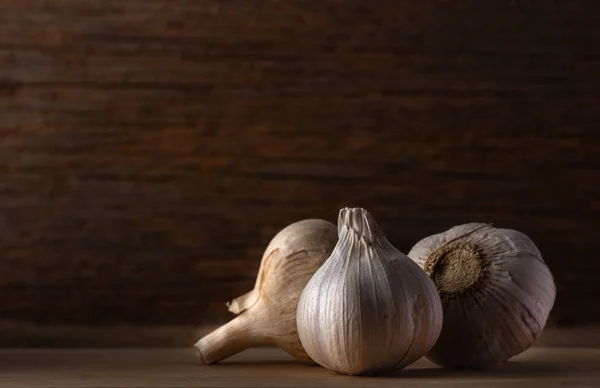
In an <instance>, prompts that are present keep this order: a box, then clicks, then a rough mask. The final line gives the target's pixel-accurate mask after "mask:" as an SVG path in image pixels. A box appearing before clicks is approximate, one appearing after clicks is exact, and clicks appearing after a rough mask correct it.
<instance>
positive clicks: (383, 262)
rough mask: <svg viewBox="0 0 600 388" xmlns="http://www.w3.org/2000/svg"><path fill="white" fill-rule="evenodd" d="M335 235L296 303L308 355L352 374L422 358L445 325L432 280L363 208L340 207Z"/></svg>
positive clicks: (388, 367)
mask: <svg viewBox="0 0 600 388" xmlns="http://www.w3.org/2000/svg"><path fill="white" fill-rule="evenodd" d="M338 238H339V240H338V243H337V245H336V246H335V248H334V250H333V252H332V253H331V256H330V257H329V259H327V261H326V262H325V263H324V264H323V265H322V266H321V268H320V269H319V270H318V271H317V272H316V273H315V275H314V276H313V277H312V279H311V280H310V281H309V282H308V284H307V285H306V288H305V289H304V291H303V292H302V296H301V298H300V302H299V303H298V312H297V320H298V334H299V335H300V341H301V342H302V346H304V349H305V350H306V352H307V353H308V355H309V356H310V357H311V358H312V359H313V360H314V361H315V362H317V363H318V364H320V365H321V366H323V367H325V368H328V369H331V370H334V371H337V372H340V373H345V374H350V375H361V374H374V373H383V372H389V371H391V370H393V369H396V368H403V367H405V366H406V365H409V364H411V363H412V362H414V361H416V360H417V359H419V358H421V357H422V356H424V355H425V354H426V353H427V352H428V351H429V350H430V349H431V347H432V346H433V344H434V343H435V341H436V339H437V338H438V335H439V333H440V330H441V327H442V306H441V302H440V298H439V296H438V293H437V291H436V289H435V285H434V284H433V282H432V281H431V279H430V278H429V277H428V276H427V274H426V273H425V272H424V271H423V270H422V269H421V268H419V266H418V265H416V264H415V263H414V262H413V261H411V260H410V259H409V258H408V257H407V256H405V255H404V254H402V253H401V252H400V251H398V250H397V249H396V248H394V246H392V244H391V243H390V242H389V241H388V240H387V239H386V237H385V236H384V235H383V233H382V231H381V229H380V228H379V226H378V225H377V223H376V222H375V220H374V219H373V217H372V216H371V214H369V213H368V212H367V211H366V210H364V209H361V208H352V209H350V208H344V209H342V210H341V211H340V213H339V219H338Z"/></svg>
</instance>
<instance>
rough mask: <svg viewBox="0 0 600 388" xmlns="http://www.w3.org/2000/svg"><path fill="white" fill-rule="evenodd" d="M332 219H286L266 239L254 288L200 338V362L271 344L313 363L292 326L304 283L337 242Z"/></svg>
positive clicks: (239, 298) (197, 345)
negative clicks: (226, 318)
mask: <svg viewBox="0 0 600 388" xmlns="http://www.w3.org/2000/svg"><path fill="white" fill-rule="evenodd" d="M336 232H337V230H336V227H335V225H333V224H332V223H331V222H328V221H325V220H320V219H307V220H302V221H298V222H295V223H293V224H291V225H288V226H287V227H285V228H284V229H282V230H281V231H280V232H279V233H277V234H276V235H275V236H274V237H273V239H272V240H271V241H270V243H269V245H268V246H267V249H266V250H265V253H264V255H263V258H262V261H261V264H260V268H259V270H258V276H257V278H256V284H255V286H254V289H253V290H252V291H250V292H248V293H246V294H244V295H242V296H240V297H238V298H236V299H234V300H233V301H231V302H230V303H228V304H227V306H228V309H229V311H231V312H233V313H234V314H239V315H238V316H237V317H236V318H235V319H233V320H232V321H230V322H229V323H227V324H225V325H223V326H221V327H220V328H218V329H217V330H215V331H214V332H212V333H210V334H208V335H207V336H205V337H204V338H202V339H200V340H199V341H198V342H197V343H196V344H195V348H196V354H197V356H198V359H199V360H200V361H201V362H203V363H207V364H210V363H215V362H219V361H221V360H223V359H225V358H227V357H230V356H233V355H234V354H236V353H238V352H241V351H242V350H245V349H247V348H249V347H253V346H260V345H275V346H278V347H280V348H281V349H283V350H284V351H286V352H287V353H289V354H290V355H292V356H293V357H294V358H296V359H297V360H299V361H303V362H309V363H312V360H311V359H310V357H309V356H308V355H307V354H306V352H305V351H304V349H303V348H302V345H301V344H300V339H299V338H298V331H297V329H296V307H297V305H298V299H299V298H300V295H301V293H302V290H303V289H304V287H305V286H306V283H307V282H308V281H309V279H310V278H311V277H312V275H313V274H314V273H315V272H316V271H317V269H319V267H320V266H321V264H322V263H323V262H324V261H325V260H326V259H327V257H328V256H329V255H330V253H331V251H332V250H333V248H334V247H335V244H336V242H337V233H336Z"/></svg>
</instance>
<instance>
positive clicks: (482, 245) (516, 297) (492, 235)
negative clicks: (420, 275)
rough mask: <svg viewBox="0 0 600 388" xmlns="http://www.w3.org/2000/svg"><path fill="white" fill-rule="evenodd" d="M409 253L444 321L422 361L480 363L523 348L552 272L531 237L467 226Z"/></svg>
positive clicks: (546, 304)
mask: <svg viewBox="0 0 600 388" xmlns="http://www.w3.org/2000/svg"><path fill="white" fill-rule="evenodd" d="M408 256H409V257H410V258H412V259H413V260H414V261H416V262H417V263H418V264H419V265H421V266H422V267H423V268H424V269H425V271H426V272H427V273H428V274H429V275H430V276H431V278H432V279H433V281H434V283H435V284H436V286H437V289H438V291H439V293H440V296H441V299H442V304H443V306H444V325H443V328H442V333H441V335H440V338H439V340H438V342H437V343H436V344H435V346H434V347H433V349H432V350H431V352H430V354H429V355H428V358H429V359H431V360H432V361H433V362H435V363H436V364H438V365H442V366H447V367H463V368H482V367H486V366H489V365H492V364H495V363H498V362H503V361H506V360H508V359H509V358H510V357H512V356H515V355H517V354H519V353H521V352H523V351H525V350H527V349H528V348H529V347H530V346H531V345H532V344H533V342H534V341H535V339H536V338H537V337H538V335H539V334H540V333H541V332H542V330H543V328H544V326H545V324H546V320H547V319H548V315H549V313H550V310H551V309H552V306H553V304H554V298H555V296H556V288H555V286H554V280H553V278H552V274H551V273H550V270H549V269H548V267H547V266H546V264H545V263H544V260H543V259H542V256H541V254H540V252H539V250H538V249H537V247H536V246H535V244H534V243H533V241H531V239H529V237H527V236H526V235H524V234H523V233H520V232H518V231H515V230H510V229H497V228H494V227H492V226H490V225H487V224H481V223H470V224H465V225H459V226H455V227H453V228H451V229H450V230H448V231H446V232H444V233H440V234H436V235H433V236H430V237H427V238H424V239H423V240H421V241H420V242H418V243H417V244H416V245H415V246H414V247H413V248H412V250H411V251H410V252H409V253H408Z"/></svg>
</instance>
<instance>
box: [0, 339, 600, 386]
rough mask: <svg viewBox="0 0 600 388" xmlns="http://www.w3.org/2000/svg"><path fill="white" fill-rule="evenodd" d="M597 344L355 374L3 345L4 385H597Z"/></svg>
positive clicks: (261, 356) (168, 354)
mask: <svg viewBox="0 0 600 388" xmlns="http://www.w3.org/2000/svg"><path fill="white" fill-rule="evenodd" d="M598 362H600V349H593V348H589V349H581V348H579V349H578V348H570V349H567V348H554V349H551V348H547V349H544V348H539V349H531V350H529V351H527V352H526V353H524V354H522V355H520V356H517V357H515V358H513V359H512V360H511V362H508V363H506V364H503V365H499V366H497V367H494V368H492V369H489V370H483V371H467V370H449V369H443V368H438V367H436V366H435V365H433V364H432V363H431V362H429V361H427V360H425V359H421V360H419V361H417V362H416V363H414V364H412V365H411V366H409V367H408V368H406V369H404V370H402V371H399V372H397V373H395V374H393V375H391V376H378V377H356V376H345V375H340V374H337V373H335V372H331V371H329V370H326V369H324V368H321V367H318V366H309V365H302V364H299V363H295V362H293V361H292V360H291V358H290V356H289V355H287V354H285V353H283V352H282V351H280V350H277V349H269V348H264V349H252V350H249V351H246V352H244V353H241V354H239V355H237V356H234V357H232V358H231V359H229V360H227V361H225V362H223V363H221V364H216V365H198V363H197V361H196V360H195V359H194V353H193V352H192V351H191V350H189V349H185V350H184V349H169V350H164V349H163V350H157V349H152V350H149V349H145V350H140V349H120V350H106V349H104V350H95V349H79V350H37V349H36V350H33V349H29V350H0V372H2V373H0V385H2V386H4V387H12V388H46V387H57V386H59V387H64V388H70V387H77V388H88V387H90V388H91V387H95V388H113V387H114V388H116V387H139V388H150V387H156V388H161V387H165V388H166V387H181V388H187V387H190V388H191V387H332V388H334V387H340V388H342V387H364V386H365V384H367V385H368V386H369V387H374V388H387V387H397V386H398V385H401V386H403V387H409V388H412V387H419V388H423V387H424V388H429V387H439V386H440V385H441V384H444V385H450V386H477V387H483V388H488V387H490V388H491V387H506V386H511V387H517V388H537V387H540V388H542V387H543V388H546V387H549V388H555V387H556V388H562V387H597V386H598V385H599V384H600V373H599V372H598Z"/></svg>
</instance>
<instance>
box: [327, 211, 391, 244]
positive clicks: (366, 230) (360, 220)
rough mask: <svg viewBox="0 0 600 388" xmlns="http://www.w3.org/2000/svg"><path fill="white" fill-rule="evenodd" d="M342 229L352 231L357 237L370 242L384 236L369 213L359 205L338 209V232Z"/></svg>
mask: <svg viewBox="0 0 600 388" xmlns="http://www.w3.org/2000/svg"><path fill="white" fill-rule="evenodd" d="M344 230H348V231H352V232H353V233H354V234H356V235H357V236H358V238H364V239H365V240H366V241H370V242H373V241H375V240H377V239H380V238H385V236H384V235H383V232H382V231H381V228H380V227H379V225H378V224H377V221H375V219H374V218H373V216H372V215H371V213H369V212H368V211H367V210H365V209H363V208H359V207H355V208H347V207H345V208H343V209H341V210H340V212H339V216H338V234H341V233H342V232H343V231H344Z"/></svg>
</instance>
